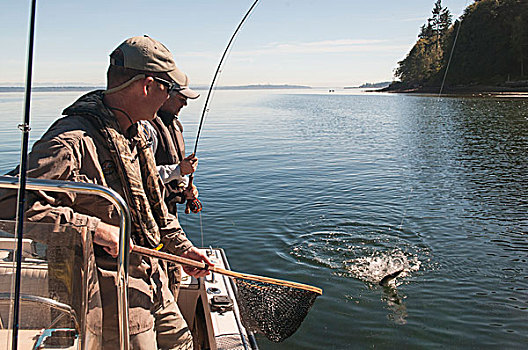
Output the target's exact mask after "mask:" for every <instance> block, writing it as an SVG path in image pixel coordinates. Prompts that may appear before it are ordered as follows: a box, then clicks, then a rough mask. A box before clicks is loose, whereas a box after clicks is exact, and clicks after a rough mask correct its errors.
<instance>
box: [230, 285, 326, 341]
mask: <svg viewBox="0 0 528 350" xmlns="http://www.w3.org/2000/svg"><path fill="white" fill-rule="evenodd" d="M233 280H234V282H235V284H236V286H237V292H236V293H237V303H238V307H239V309H240V315H241V316H242V323H243V324H244V327H245V328H246V329H247V330H250V331H252V332H254V333H260V334H263V335H265V336H266V337H267V338H268V339H269V340H271V341H273V342H281V341H283V340H284V339H286V338H288V337H289V336H291V335H292V334H293V333H295V331H296V330H297V328H299V326H300V325H301V323H302V321H303V320H304V318H305V317H306V315H307V314H308V311H309V310H310V308H311V307H312V305H313V303H314V301H315V298H316V297H317V296H318V294H317V293H315V292H313V291H308V290H303V289H298V288H292V287H289V286H282V285H276V284H270V283H265V282H257V281H252V280H246V279H241V278H233Z"/></svg>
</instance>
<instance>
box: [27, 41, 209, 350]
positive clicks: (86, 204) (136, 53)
mask: <svg viewBox="0 0 528 350" xmlns="http://www.w3.org/2000/svg"><path fill="white" fill-rule="evenodd" d="M187 82H188V79H187V76H186V75H185V74H184V73H183V72H182V71H180V70H179V69H178V68H177V67H176V65H175V63H174V59H173V57H172V54H171V53H170V52H169V50H168V49H167V48H166V47H165V46H164V45H163V44H161V43H160V42H158V41H156V40H154V39H152V38H150V37H148V36H142V37H133V38H130V39H127V40H125V41H124V42H123V43H122V44H121V45H119V46H118V47H117V48H116V49H115V50H114V51H113V52H112V54H111V55H110V66H109V68H108V72H107V90H104V91H100V90H99V91H92V92H90V93H88V94H86V95H84V96H82V97H80V98H79V99H78V100H77V101H76V102H75V103H73V104H72V105H71V106H69V107H68V108H66V109H65V110H64V112H63V114H64V115H65V116H64V117H63V118H61V119H58V120H57V121H56V122H55V123H54V124H53V125H52V126H51V127H50V128H49V129H48V131H47V132H46V133H45V134H44V135H43V136H42V138H41V139H40V140H38V141H37V142H36V143H35V144H34V146H33V149H32V151H31V153H30V154H29V163H28V169H29V170H28V177H33V178H47V179H57V180H68V181H82V182H89V183H94V184H98V185H103V186H106V187H110V188H112V189H113V190H114V191H116V192H117V193H119V194H120V195H121V196H122V197H123V198H124V199H125V201H126V202H127V205H128V207H129V209H130V213H131V218H132V229H131V246H133V245H141V246H145V247H148V248H159V247H162V250H164V251H166V252H168V253H172V254H175V255H180V256H183V257H187V258H190V259H194V260H198V261H203V262H205V263H207V264H209V265H212V264H211V262H210V261H209V260H208V258H207V257H206V256H205V255H204V254H202V253H201V252H200V251H199V250H198V249H196V248H195V247H194V246H193V244H192V243H191V242H190V241H189V240H188V239H187V238H186V236H185V233H184V232H183V230H182V228H181V226H180V224H179V222H178V219H177V217H175V216H174V215H172V214H170V213H169V211H168V209H167V206H166V205H165V202H164V197H165V188H164V186H163V183H162V181H161V179H160V176H159V174H158V171H157V169H156V164H155V160H154V157H153V155H152V152H151V151H150V149H149V143H148V141H147V140H146V139H145V137H144V135H143V134H142V133H140V132H138V122H139V121H142V120H152V119H154V118H155V117H156V112H157V111H158V110H159V109H160V107H161V106H162V105H163V104H164V103H166V102H167V100H168V99H169V96H171V94H176V93H177V92H176V91H183V88H184V87H185V86H187ZM28 206H29V210H28V212H27V219H28V220H29V221H35V222H39V221H44V222H55V223H61V222H63V221H64V220H67V222H70V223H73V227H74V228H77V227H78V230H79V231H80V230H81V228H84V229H85V230H86V229H87V230H89V232H91V233H92V235H91V237H92V239H93V243H94V244H93V246H94V255H95V262H96V266H97V279H98V281H99V289H100V296H101V306H97V305H96V304H97V303H96V304H94V305H96V306H93V305H92V304H90V305H91V306H90V307H92V308H96V309H98V310H99V311H98V312H95V313H92V314H91V315H101V314H102V317H101V318H100V319H101V321H94V323H93V325H92V326H90V325H89V327H88V328H89V329H90V331H91V332H93V333H94V334H95V336H94V339H99V340H98V341H97V340H94V342H95V343H98V342H99V341H101V343H98V344H97V345H95V346H99V347H101V348H103V349H118V348H119V330H118V320H117V313H118V309H117V300H116V299H117V291H116V281H117V273H116V256H117V254H118V248H119V239H118V238H119V228H118V226H119V215H118V214H117V211H116V208H114V207H113V206H112V204H110V203H109V202H107V201H105V200H103V199H97V198H93V197H90V198H87V196H86V195H85V196H82V195H76V194H72V193H68V194H65V193H62V194H60V193H51V192H50V193H45V195H44V193H43V192H40V193H39V194H38V195H33V196H30V197H29V198H28ZM50 235H51V233H50ZM184 269H185V271H186V272H187V273H188V274H190V275H192V276H195V277H203V276H205V275H207V274H208V272H205V271H202V270H197V269H194V268H189V267H184ZM94 277H95V276H94ZM128 296H129V332H130V349H149V350H150V349H192V347H193V344H192V336H191V334H190V331H189V329H188V327H187V325H186V324H185V321H184V320H183V318H182V316H181V313H180V311H179V309H178V307H177V304H176V301H175V297H174V295H173V293H172V292H171V291H170V289H169V285H168V278H167V271H166V266H165V264H164V263H163V262H161V261H158V260H157V259H153V258H148V257H144V256H141V255H138V254H130V262H129V289H128ZM59 301H60V300H59ZM101 322H102V323H101ZM88 347H89V348H91V347H90V346H88Z"/></svg>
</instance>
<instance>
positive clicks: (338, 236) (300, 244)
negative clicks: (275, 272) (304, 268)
mask: <svg viewBox="0 0 528 350" xmlns="http://www.w3.org/2000/svg"><path fill="white" fill-rule="evenodd" d="M290 254H291V255H293V256H294V257H296V258H297V259H300V260H304V261H307V262H309V263H312V264H315V265H319V266H323V267H326V268H328V269H330V270H332V272H333V273H334V274H335V275H337V276H342V277H351V278H355V279H358V280H361V281H363V282H365V283H367V284H368V285H369V286H373V285H377V284H378V283H379V282H380V281H381V279H382V278H383V277H385V276H387V275H388V274H391V273H394V272H396V271H399V270H403V272H402V273H401V274H400V275H399V276H398V279H399V280H401V279H402V278H403V277H407V276H410V275H411V274H412V273H413V272H416V271H418V270H420V268H422V269H424V268H429V267H430V266H431V263H430V252H429V250H428V249H427V248H424V247H418V246H415V245H413V244H411V243H409V242H408V241H405V240H404V239H401V238H399V237H397V236H393V235H386V234H379V233H374V234H373V233H370V234H369V233H366V234H361V235H359V234H352V233H347V232H340V231H316V232H311V233H307V234H303V235H300V236H298V241H297V243H296V244H293V246H292V248H291V253H290ZM400 283H401V282H400Z"/></svg>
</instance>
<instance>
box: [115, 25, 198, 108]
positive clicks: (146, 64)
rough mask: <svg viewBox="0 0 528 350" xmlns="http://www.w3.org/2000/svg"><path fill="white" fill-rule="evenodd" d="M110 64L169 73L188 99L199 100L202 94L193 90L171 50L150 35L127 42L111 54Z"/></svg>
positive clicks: (133, 38)
mask: <svg viewBox="0 0 528 350" xmlns="http://www.w3.org/2000/svg"><path fill="white" fill-rule="evenodd" d="M110 64H111V65H116V66H121V67H124V68H129V69H135V70H140V71H146V72H154V73H167V75H168V76H169V77H170V78H171V79H172V80H173V81H174V82H175V83H177V84H178V85H180V88H181V90H178V91H179V92H180V93H181V94H182V95H184V96H186V97H188V98H191V99H192V98H197V97H198V96H200V94H198V93H196V92H195V91H193V90H191V89H190V88H189V87H188V86H189V78H188V77H187V75H186V74H185V73H183V72H182V71H181V70H180V69H179V68H178V67H177V66H176V63H175V62H174V58H173V56H172V54H171V52H170V51H169V49H168V48H167V47H166V46H165V45H163V44H162V43H160V42H159V41H157V40H155V39H153V38H151V37H149V36H148V35H143V36H135V37H132V38H129V39H127V40H125V41H124V42H123V43H121V45H119V46H118V47H117V48H116V49H115V50H114V51H113V52H112V53H111V54H110Z"/></svg>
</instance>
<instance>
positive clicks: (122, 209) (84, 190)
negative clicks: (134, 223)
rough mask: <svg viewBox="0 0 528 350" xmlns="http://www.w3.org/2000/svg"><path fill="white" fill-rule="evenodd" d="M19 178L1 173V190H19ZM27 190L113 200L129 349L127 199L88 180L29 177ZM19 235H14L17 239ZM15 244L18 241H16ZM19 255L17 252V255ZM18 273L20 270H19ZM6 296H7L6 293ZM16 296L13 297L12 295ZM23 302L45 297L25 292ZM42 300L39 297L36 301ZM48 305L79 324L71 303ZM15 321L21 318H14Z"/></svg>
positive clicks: (123, 338) (121, 318)
mask: <svg viewBox="0 0 528 350" xmlns="http://www.w3.org/2000/svg"><path fill="white" fill-rule="evenodd" d="M18 186H19V181H18V177H12V176H0V189H12V190H16V189H18ZM26 190H28V191H49V192H61V193H76V194H85V195H95V196H99V197H102V198H104V199H106V200H108V201H109V202H110V203H112V204H113V205H114V206H115V208H116V209H117V212H118V214H119V253H118V257H117V277H118V281H117V302H118V323H119V325H118V327H119V340H120V348H121V349H128V348H129V330H128V255H129V237H130V228H131V221H130V212H129V209H128V206H127V204H126V202H125V201H124V200H123V198H122V197H121V196H120V195H119V194H118V193H117V192H115V191H114V190H112V189H110V188H107V187H104V186H99V185H95V184H89V183H80V182H70V181H58V180H47V179H32V178H28V179H27V184H26ZM16 239H17V238H16V237H15V240H16ZM15 244H16V243H15ZM15 256H16V255H15ZM16 273H21V272H20V271H16ZM3 296H4V299H5V297H6V295H3ZM11 298H14V296H11ZM20 299H21V300H22V301H24V300H26V301H43V300H44V299H46V298H40V299H39V298H38V297H29V296H27V295H22V296H21V298H20ZM37 299H39V300H37ZM44 301H45V302H46V303H47V304H49V306H51V307H53V308H55V309H59V310H62V311H65V312H67V313H69V314H70V315H71V317H72V321H73V320H74V319H75V320H74V323H75V325H76V327H77V326H78V323H77V319H76V316H75V312H74V310H73V309H71V308H70V307H69V306H68V305H63V304H61V303H58V302H55V303H54V302H53V300H51V299H46V300H44ZM12 322H13V323H12V324H15V322H18V320H14V319H13V320H12Z"/></svg>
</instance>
